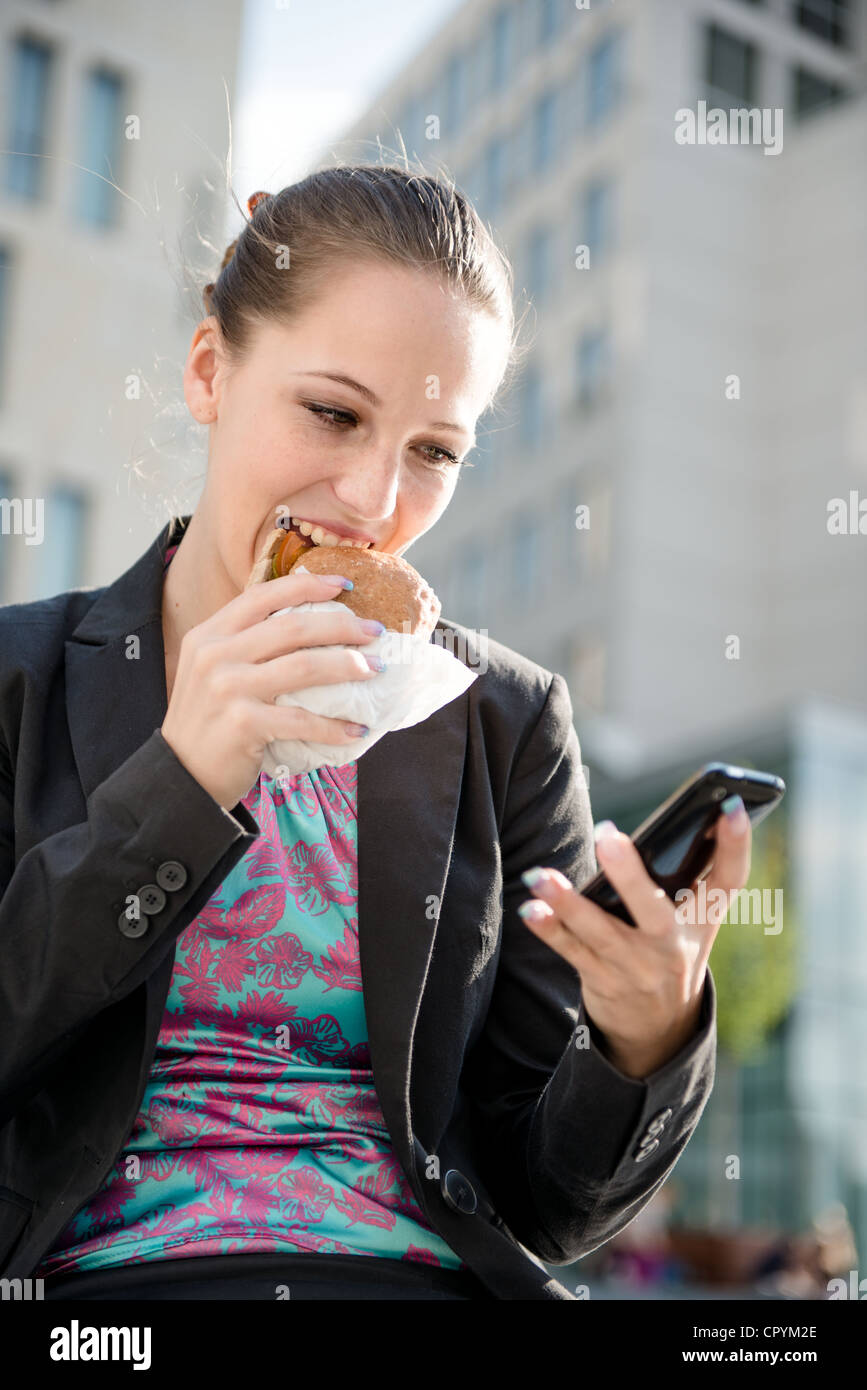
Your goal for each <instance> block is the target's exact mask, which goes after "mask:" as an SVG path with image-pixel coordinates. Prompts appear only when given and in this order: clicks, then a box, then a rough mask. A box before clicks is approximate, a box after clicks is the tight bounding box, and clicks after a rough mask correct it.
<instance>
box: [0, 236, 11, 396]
mask: <svg viewBox="0 0 867 1390" xmlns="http://www.w3.org/2000/svg"><path fill="white" fill-rule="evenodd" d="M11 266H12V257H11V255H10V253H9V252H8V251H7V250H6V248H5V247H3V246H0V410H2V409H3V396H4V392H3V363H4V359H5V347H6V338H7V326H8V321H9V282H10V278H11Z"/></svg>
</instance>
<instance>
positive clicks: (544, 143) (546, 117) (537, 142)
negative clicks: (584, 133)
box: [533, 92, 557, 172]
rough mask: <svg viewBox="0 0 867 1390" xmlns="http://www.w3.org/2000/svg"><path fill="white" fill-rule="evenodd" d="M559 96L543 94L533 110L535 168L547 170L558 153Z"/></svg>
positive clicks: (552, 93) (554, 93) (553, 93)
mask: <svg viewBox="0 0 867 1390" xmlns="http://www.w3.org/2000/svg"><path fill="white" fill-rule="evenodd" d="M556 139H557V94H556V92H543V93H542V95H541V96H540V97H539V100H538V101H537V102H536V105H535V108H534V110H533V166H534V168H535V170H536V171H537V172H539V171H540V170H542V169H547V168H548V166H549V164H551V163H552V162H553V159H554V155H555V153H556Z"/></svg>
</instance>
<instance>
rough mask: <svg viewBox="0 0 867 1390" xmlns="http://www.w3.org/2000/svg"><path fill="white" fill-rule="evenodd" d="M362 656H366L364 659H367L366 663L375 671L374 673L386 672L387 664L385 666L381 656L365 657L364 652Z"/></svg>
mask: <svg viewBox="0 0 867 1390" xmlns="http://www.w3.org/2000/svg"><path fill="white" fill-rule="evenodd" d="M362 656H364V659H365V661H366V662H367V664H368V666H369V667H370V668H371V670H373V671H384V670H386V664H385V662H384V661H383V659H382V657H381V656H365V655H364V653H363V652H362Z"/></svg>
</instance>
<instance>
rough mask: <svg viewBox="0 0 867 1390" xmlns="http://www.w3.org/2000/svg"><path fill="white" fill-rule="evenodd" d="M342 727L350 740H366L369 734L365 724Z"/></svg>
mask: <svg viewBox="0 0 867 1390" xmlns="http://www.w3.org/2000/svg"><path fill="white" fill-rule="evenodd" d="M343 727H344V729H345V730H346V732H347V733H348V734H349V735H350V736H351V737H352V738H366V737H367V735H368V734H369V733H370V729H369V728H368V727H367V725H366V724H344V726H343Z"/></svg>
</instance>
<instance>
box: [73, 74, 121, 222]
mask: <svg viewBox="0 0 867 1390" xmlns="http://www.w3.org/2000/svg"><path fill="white" fill-rule="evenodd" d="M122 121H123V82H122V80H121V79H120V78H119V77H117V76H116V75H115V74H113V73H110V72H108V71H106V70H105V69H104V68H94V69H93V70H92V71H91V72H89V73H88V75H87V78H86V83H85V92H84V109H83V118H82V130H81V159H80V163H81V164H82V165H83V166H84V167H83V168H82V169H81V170H80V171H79V176H78V177H79V182H78V207H77V213H78V216H79V218H80V219H81V221H82V222H88V223H90V224H91V225H92V226H109V225H111V224H112V223H113V222H115V221H116V220H117V217H118V215H119V210H120V194H119V193H118V191H117V189H116V188H113V187H112V184H111V183H109V182H108V180H109V179H111V180H113V181H114V182H116V183H117V182H119V181H120V180H119V178H118V173H119V169H118V164H119V159H120V150H121V138H122V134H123V132H122V129H121V126H122ZM91 171H92V172H91ZM100 175H101V177H100Z"/></svg>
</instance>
